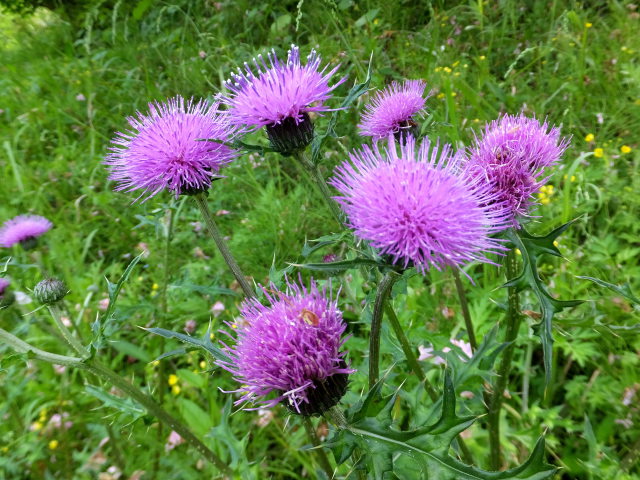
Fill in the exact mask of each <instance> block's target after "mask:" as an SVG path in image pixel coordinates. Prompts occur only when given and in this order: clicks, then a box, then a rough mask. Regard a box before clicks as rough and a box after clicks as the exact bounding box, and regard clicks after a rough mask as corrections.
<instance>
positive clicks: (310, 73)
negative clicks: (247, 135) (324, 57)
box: [222, 45, 347, 130]
mask: <svg viewBox="0 0 640 480" xmlns="http://www.w3.org/2000/svg"><path fill="white" fill-rule="evenodd" d="M267 57H268V59H269V65H267V63H266V62H265V61H264V59H263V57H262V55H258V58H257V59H255V58H254V59H253V64H254V66H255V69H256V71H257V75H256V74H255V73H254V71H253V70H252V68H251V67H250V66H249V65H248V64H247V63H246V62H245V64H244V71H243V70H241V69H240V68H239V69H238V73H237V74H235V73H232V74H231V79H230V80H227V81H226V82H225V87H226V88H228V89H229V90H230V92H231V93H230V95H229V96H223V97H222V101H223V102H224V103H226V104H227V105H228V106H229V116H230V117H231V122H232V123H233V124H235V125H246V126H249V127H253V130H257V129H258V128H260V127H264V126H267V125H274V124H279V123H282V121H284V120H285V119H287V118H292V119H293V120H294V121H295V122H296V124H298V123H300V122H302V121H303V116H304V114H305V113H309V112H326V111H330V110H331V109H330V108H328V107H327V106H326V105H325V104H324V102H325V101H326V100H328V99H329V98H331V92H333V90H334V89H335V88H336V87H337V86H338V85H340V84H341V83H343V82H344V81H345V80H346V78H347V77H343V78H341V79H340V80H338V82H337V83H335V84H334V85H333V86H331V87H330V86H329V81H330V80H331V77H332V76H333V74H334V73H336V71H337V70H338V68H339V67H340V65H337V66H335V67H334V68H333V69H332V70H330V71H329V72H327V73H325V71H326V70H327V66H328V65H327V66H325V67H324V68H323V69H322V70H319V69H320V63H321V58H320V55H319V54H318V53H317V52H316V51H315V50H311V53H310V54H309V55H308V56H307V64H306V65H302V64H301V63H300V49H299V48H298V47H297V46H295V45H291V49H290V50H289V52H288V55H287V62H286V63H282V62H281V61H280V60H279V59H278V57H277V56H276V53H275V50H272V51H271V52H270V53H268V54H267Z"/></svg>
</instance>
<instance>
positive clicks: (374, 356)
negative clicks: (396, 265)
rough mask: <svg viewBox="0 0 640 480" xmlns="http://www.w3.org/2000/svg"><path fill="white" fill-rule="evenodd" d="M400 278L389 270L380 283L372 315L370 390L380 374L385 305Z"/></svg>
mask: <svg viewBox="0 0 640 480" xmlns="http://www.w3.org/2000/svg"><path fill="white" fill-rule="evenodd" d="M399 278H400V275H398V273H397V272H394V271H389V272H387V273H386V274H385V276H384V277H382V280H381V281H380V283H379V284H378V291H377V292H376V300H375V303H374V304H373V315H372V317H371V333H370V334H369V390H371V389H372V388H373V386H374V385H375V384H376V382H377V381H378V377H379V376H380V334H381V332H382V317H383V316H384V310H385V308H384V306H385V304H386V303H387V299H388V298H389V294H390V293H391V289H392V288H393V284H394V283H396V280H398V279H399Z"/></svg>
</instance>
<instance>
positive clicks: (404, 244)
mask: <svg viewBox="0 0 640 480" xmlns="http://www.w3.org/2000/svg"><path fill="white" fill-rule="evenodd" d="M399 148H400V152H399V153H398V149H397V145H395V142H394V141H393V137H390V138H389V148H385V149H383V150H382V149H380V148H379V147H378V146H377V145H376V146H375V147H374V148H373V149H371V148H370V147H368V146H366V145H363V147H362V149H361V150H356V151H354V152H353V153H351V154H350V155H349V157H350V160H351V161H350V162H348V161H347V162H345V163H343V164H342V165H340V166H339V167H338V168H337V169H336V171H335V176H334V177H333V178H332V179H331V180H330V183H331V184H332V185H333V186H334V187H335V188H336V189H337V190H338V191H339V192H340V193H341V194H342V196H340V197H335V199H336V200H337V201H338V203H339V204H340V205H341V207H342V209H343V210H344V211H345V213H346V214H347V216H348V224H349V226H350V227H351V228H352V229H353V230H354V232H355V234H356V235H357V236H358V237H360V238H362V239H364V240H367V241H369V243H370V244H371V246H373V247H374V248H376V249H378V251H379V252H380V254H382V255H389V256H391V258H392V261H393V263H395V264H399V265H400V266H402V267H403V268H408V267H410V266H415V267H416V269H417V270H418V271H419V272H421V273H424V272H426V271H427V270H429V269H430V268H431V267H432V266H433V267H435V268H436V269H438V270H439V269H441V268H442V267H443V266H458V265H462V264H464V263H466V262H471V261H474V260H479V261H482V262H490V260H489V259H488V258H487V257H486V254H488V253H495V252H499V251H501V250H503V247H502V246H501V244H500V240H497V239H494V238H491V237H490V235H491V234H492V233H494V232H496V231H498V230H500V229H502V228H504V227H505V226H506V224H507V223H508V217H507V213H508V212H506V211H505V210H504V209H502V210H501V209H498V208H491V206H490V205H499V201H498V199H497V198H496V197H497V196H496V194H495V193H493V192H491V191H490V188H489V187H488V186H487V185H485V184H482V183H481V182H479V181H478V180H475V179H469V178H468V177H467V176H466V175H464V174H462V173H461V172H459V170H460V168H459V163H460V160H461V156H459V155H453V154H452V153H451V148H450V146H449V145H442V146H440V145H437V144H436V145H431V143H430V142H429V140H428V139H427V138H425V139H424V140H423V141H422V143H421V144H420V146H419V147H418V148H417V149H416V142H415V139H414V138H413V137H411V136H409V137H407V139H406V142H404V143H403V144H401V145H400V147H399Z"/></svg>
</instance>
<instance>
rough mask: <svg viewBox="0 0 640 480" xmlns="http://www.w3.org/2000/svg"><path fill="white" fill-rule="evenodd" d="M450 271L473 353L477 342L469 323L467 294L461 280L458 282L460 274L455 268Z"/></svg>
mask: <svg viewBox="0 0 640 480" xmlns="http://www.w3.org/2000/svg"><path fill="white" fill-rule="evenodd" d="M451 271H452V272H453V280H454V282H455V284H456V291H457V292H458V299H460V308H461V309H462V316H463V317H464V325H465V327H466V329H467V335H468V336H469V343H470V344H471V350H472V351H473V352H475V351H476V350H477V349H478V341H477V340H476V334H475V331H474V329H473V322H472V321H471V314H470V313H469V303H468V302H467V294H466V292H465V291H464V285H462V280H460V273H458V270H457V269H456V268H452V269H451Z"/></svg>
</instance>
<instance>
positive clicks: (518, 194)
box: [465, 114, 569, 228]
mask: <svg viewBox="0 0 640 480" xmlns="http://www.w3.org/2000/svg"><path fill="white" fill-rule="evenodd" d="M568 146H569V140H568V139H567V138H562V137H560V129H559V128H556V127H552V128H550V127H549V125H548V124H547V122H544V123H540V122H539V121H538V120H537V119H536V118H528V117H526V116H524V115H523V114H520V115H517V116H516V115H503V116H501V117H500V118H498V119H497V120H494V121H493V122H491V123H490V124H488V125H487V126H486V127H485V131H484V135H483V136H482V137H481V138H478V137H476V139H475V142H474V144H473V146H472V147H471V149H470V152H469V160H468V162H467V165H466V167H465V168H466V170H467V171H468V172H469V174H470V176H471V177H474V178H477V179H479V180H480V181H482V182H485V183H487V184H488V185H489V186H490V188H491V189H492V190H493V192H494V194H495V196H496V199H497V200H498V203H499V204H500V208H504V206H506V207H507V208H508V211H509V217H510V225H509V226H513V227H516V228H518V225H519V224H518V221H517V217H519V216H524V217H526V216H528V212H529V209H530V208H531V206H532V204H534V203H535V198H534V194H535V193H536V192H537V191H538V190H539V189H540V187H541V186H542V185H544V184H545V183H546V182H547V180H548V179H549V172H548V170H549V168H550V167H552V166H553V165H555V164H556V163H557V162H558V160H559V159H560V157H561V156H562V154H563V153H564V151H565V150H566V149H567V147H568Z"/></svg>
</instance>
